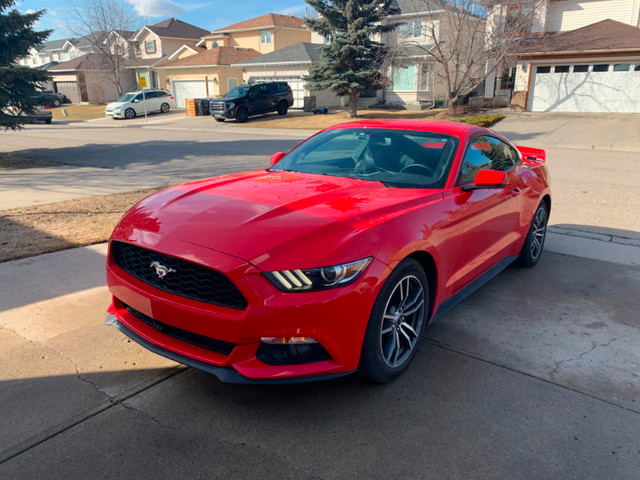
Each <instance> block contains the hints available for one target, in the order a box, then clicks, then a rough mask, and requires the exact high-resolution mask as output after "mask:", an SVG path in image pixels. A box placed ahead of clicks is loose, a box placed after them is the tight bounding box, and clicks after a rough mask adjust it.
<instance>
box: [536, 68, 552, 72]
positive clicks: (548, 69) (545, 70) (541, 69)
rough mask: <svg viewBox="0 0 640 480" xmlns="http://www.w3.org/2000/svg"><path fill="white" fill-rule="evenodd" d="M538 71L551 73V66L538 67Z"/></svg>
mask: <svg viewBox="0 0 640 480" xmlns="http://www.w3.org/2000/svg"><path fill="white" fill-rule="evenodd" d="M536 73H551V67H536Z"/></svg>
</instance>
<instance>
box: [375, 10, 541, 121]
mask: <svg viewBox="0 0 640 480" xmlns="http://www.w3.org/2000/svg"><path fill="white" fill-rule="evenodd" d="M543 2H544V0H521V1H517V2H515V1H514V2H506V1H505V2H479V1H478V0H405V1H404V2H402V3H403V4H405V5H408V6H409V7H410V8H409V9H407V10H410V11H411V12H412V13H416V14H418V13H424V14H425V15H424V16H423V17H419V16H417V15H416V17H415V18H423V19H425V20H426V21H423V22H421V24H419V26H418V27H413V26H412V25H414V24H412V22H411V21H406V23H405V26H403V27H401V28H400V29H399V30H398V39H397V42H395V45H394V46H393V47H392V48H391V49H390V53H389V55H388V57H387V61H386V65H387V68H391V67H393V66H402V64H403V63H406V62H407V61H408V59H409V58H411V57H413V58H415V56H416V53H417V54H418V55H420V56H423V58H425V59H426V60H427V61H430V62H432V63H433V64H434V66H435V68H434V73H435V75H436V78H439V79H441V80H442V81H443V83H444V84H445V85H446V88H447V96H448V102H449V113H450V114H451V115H453V114H454V113H455V107H456V105H458V104H459V102H460V100H461V99H462V98H464V97H465V96H466V95H467V94H469V93H470V92H472V91H473V90H475V89H476V88H478V87H479V86H480V85H481V84H483V82H484V81H485V79H487V77H490V76H492V75H493V74H495V73H496V72H498V73H499V72H500V70H498V69H502V68H504V66H505V65H513V64H514V63H515V62H514V59H515V55H516V53H517V51H518V49H519V48H520V47H521V46H522V45H523V44H524V43H526V42H528V41H529V40H530V38H531V36H532V33H531V32H532V27H533V26H534V24H535V22H536V21H537V16H536V15H537V14H538V13H537V12H539V9H538V8H537V7H538V6H539V5H540V4H542V3H543ZM403 13H404V12H403ZM408 18H411V17H408ZM398 20H404V19H403V18H394V17H391V18H390V19H389V21H398ZM407 25H408V27H407ZM407 28H409V29H410V28H421V30H422V31H421V35H420V36H418V35H415V34H412V32H411V31H409V32H407ZM418 37H419V38H420V39H421V40H416V38H418ZM425 39H426V41H425ZM392 43H393V42H392Z"/></svg>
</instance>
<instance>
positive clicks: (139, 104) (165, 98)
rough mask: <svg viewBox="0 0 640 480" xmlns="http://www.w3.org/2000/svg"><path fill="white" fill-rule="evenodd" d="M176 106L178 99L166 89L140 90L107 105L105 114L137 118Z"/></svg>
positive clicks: (164, 111)
mask: <svg viewBox="0 0 640 480" xmlns="http://www.w3.org/2000/svg"><path fill="white" fill-rule="evenodd" d="M172 108H176V101H175V99H174V98H173V96H172V95H171V94H170V93H169V92H167V91H166V90H138V91H136V92H129V93H125V94H124V95H122V96H121V97H120V98H119V99H118V100H116V101H115V102H113V103H110V104H109V105H107V108H106V109H105V115H106V116H107V117H111V118H114V119H115V118H135V117H136V116H137V115H144V113H145V110H146V112H147V113H153V112H162V113H167V112H168V111H169V110H171V109H172Z"/></svg>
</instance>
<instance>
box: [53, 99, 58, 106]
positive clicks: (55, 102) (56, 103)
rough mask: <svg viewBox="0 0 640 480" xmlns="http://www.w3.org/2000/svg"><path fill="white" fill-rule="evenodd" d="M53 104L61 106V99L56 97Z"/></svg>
mask: <svg viewBox="0 0 640 480" xmlns="http://www.w3.org/2000/svg"><path fill="white" fill-rule="evenodd" d="M53 106H54V107H59V106H60V100H59V99H57V98H55V99H54V100H53Z"/></svg>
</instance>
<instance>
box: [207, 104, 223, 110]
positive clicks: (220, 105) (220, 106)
mask: <svg viewBox="0 0 640 480" xmlns="http://www.w3.org/2000/svg"><path fill="white" fill-rule="evenodd" d="M209 105H210V106H211V109H212V110H213V109H214V108H215V109H216V110H224V103H214V102H211V103H210V104H209Z"/></svg>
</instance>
